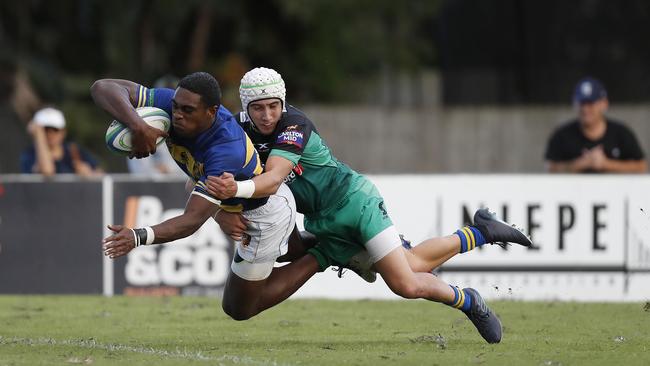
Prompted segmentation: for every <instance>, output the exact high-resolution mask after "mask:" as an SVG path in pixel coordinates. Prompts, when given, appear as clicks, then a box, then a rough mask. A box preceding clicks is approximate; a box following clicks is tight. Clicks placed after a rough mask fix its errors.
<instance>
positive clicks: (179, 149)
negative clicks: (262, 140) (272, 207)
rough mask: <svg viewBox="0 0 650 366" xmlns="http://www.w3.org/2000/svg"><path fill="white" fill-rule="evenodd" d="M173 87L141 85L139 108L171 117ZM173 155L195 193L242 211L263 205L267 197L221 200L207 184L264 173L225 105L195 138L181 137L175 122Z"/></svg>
mask: <svg viewBox="0 0 650 366" xmlns="http://www.w3.org/2000/svg"><path fill="white" fill-rule="evenodd" d="M173 97H174V90H173V89H165V88H155V89H149V88H146V87H144V86H139V87H138V98H137V101H136V106H137V107H145V106H149V107H156V108H160V109H162V110H164V111H165V112H167V114H169V116H170V117H171V116H172V98H173ZM166 144H167V148H169V152H170V153H171V155H172V157H173V158H174V160H175V161H176V163H177V164H178V166H180V167H181V169H183V171H184V172H185V174H187V175H188V176H189V177H190V178H192V179H193V180H194V181H195V182H196V185H195V186H194V191H193V192H192V194H197V195H199V196H201V197H204V198H205V199H207V200H209V201H211V202H213V203H215V204H220V205H221V207H222V208H223V209H224V210H227V211H231V212H240V211H246V210H251V209H254V208H257V207H260V206H262V205H263V204H265V203H266V201H267V199H268V198H253V199H243V198H230V199H227V200H223V201H221V202H220V201H219V200H218V199H217V198H216V197H214V196H212V195H210V194H209V193H208V190H207V188H206V186H205V181H206V179H207V177H208V176H209V175H213V176H219V175H221V174H222V173H224V172H228V173H231V174H232V175H234V176H235V180H246V179H251V178H252V177H254V176H256V175H258V174H261V173H262V164H261V163H260V159H259V156H258V155H257V151H256V150H255V148H254V147H253V144H252V142H251V140H250V139H249V138H248V136H247V135H246V133H245V132H244V130H242V128H241V127H240V126H239V124H237V122H236V121H235V119H234V117H233V116H232V114H231V113H230V111H228V109H226V108H225V107H224V106H220V107H219V110H218V111H217V115H216V117H215V121H214V123H213V124H212V127H210V129H208V130H207V131H205V132H203V133H201V134H200V135H199V136H197V137H196V138H192V139H187V138H182V137H180V136H178V135H177V134H175V133H174V126H173V125H172V127H171V129H170V131H169V137H168V138H167V140H166Z"/></svg>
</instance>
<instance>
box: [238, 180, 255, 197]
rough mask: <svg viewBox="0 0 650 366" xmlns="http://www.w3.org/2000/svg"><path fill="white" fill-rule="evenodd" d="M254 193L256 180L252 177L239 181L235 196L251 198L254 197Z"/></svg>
mask: <svg viewBox="0 0 650 366" xmlns="http://www.w3.org/2000/svg"><path fill="white" fill-rule="evenodd" d="M253 193H255V182H253V181H252V180H251V179H249V180H243V181H240V182H237V193H235V197H239V198H251V197H253Z"/></svg>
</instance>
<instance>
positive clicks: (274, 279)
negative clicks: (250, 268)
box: [222, 227, 319, 320]
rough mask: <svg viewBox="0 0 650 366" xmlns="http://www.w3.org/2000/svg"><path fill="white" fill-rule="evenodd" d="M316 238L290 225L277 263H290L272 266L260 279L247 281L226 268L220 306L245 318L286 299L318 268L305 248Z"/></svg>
mask: <svg viewBox="0 0 650 366" xmlns="http://www.w3.org/2000/svg"><path fill="white" fill-rule="evenodd" d="M316 242H317V240H316V238H315V237H314V236H313V235H312V234H310V233H306V232H302V233H301V232H300V231H299V230H298V228H297V227H294V229H293V231H292V232H291V235H290V237H289V245H288V247H289V249H288V251H287V253H286V254H285V255H283V256H282V257H279V258H278V259H277V262H282V261H292V263H290V264H288V265H285V266H282V267H276V268H273V271H272V272H271V274H270V275H269V277H267V278H266V279H264V280H261V281H248V280H245V279H243V278H241V277H239V276H237V275H236V274H235V273H233V272H232V271H230V274H229V275H228V280H227V281H226V286H225V289H224V294H223V300H222V307H223V310H224V311H225V312H226V314H228V315H230V316H231V317H232V318H233V319H235V320H246V319H249V318H251V317H253V316H255V315H257V314H259V313H260V312H262V311H264V310H266V309H268V308H270V307H272V306H275V305H277V304H279V303H281V302H282V301H284V300H286V299H287V298H288V297H289V296H291V295H292V294H293V293H294V292H296V291H297V290H298V289H299V288H300V287H301V286H302V285H303V284H305V282H307V280H308V279H310V278H311V277H312V276H313V275H314V274H315V273H317V272H318V271H319V265H318V261H317V260H316V258H314V256H312V255H306V254H305V253H306V250H307V249H308V248H310V247H313V246H314V245H315V244H316Z"/></svg>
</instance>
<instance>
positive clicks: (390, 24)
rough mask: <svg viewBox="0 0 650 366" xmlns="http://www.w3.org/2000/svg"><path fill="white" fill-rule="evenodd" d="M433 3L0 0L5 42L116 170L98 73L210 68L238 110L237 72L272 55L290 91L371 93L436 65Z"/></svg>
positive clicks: (323, 97) (148, 77)
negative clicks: (98, 102)
mask: <svg viewBox="0 0 650 366" xmlns="http://www.w3.org/2000/svg"><path fill="white" fill-rule="evenodd" d="M437 10H438V1H411V2H407V3H405V4H404V5H403V6H399V7H395V6H394V2H393V1H390V0H361V1H345V0H334V1H332V0H311V1H301V0H286V1H280V0H276V1H254V0H243V1H226V0H213V1H200V0H186V1H182V2H180V1H174V0H129V1H126V0H118V1H99V0H66V1H45V0H23V1H2V2H0V43H1V44H2V45H3V47H2V51H0V52H1V53H2V56H1V57H4V58H5V59H7V58H10V59H11V60H12V61H13V62H15V63H16V64H17V65H18V68H19V69H21V70H24V71H25V72H26V73H27V75H28V77H29V80H30V81H31V85H32V86H33V88H34V91H35V92H36V94H37V95H38V96H39V97H40V98H41V100H42V101H43V102H45V103H53V104H56V105H59V106H61V107H62V109H63V110H64V112H65V114H66V116H67V118H68V121H69V126H68V127H69V128H68V129H69V134H70V135H72V136H74V137H75V138H76V139H77V140H80V141H81V142H82V143H84V144H85V145H88V146H89V147H90V148H91V149H92V150H93V151H94V152H95V153H97V154H101V155H102V158H103V160H105V161H108V165H109V167H108V168H109V171H115V170H123V163H122V162H121V160H123V159H119V157H118V159H115V158H114V159H111V158H110V157H109V156H106V154H105V152H106V150H105V149H103V142H102V138H103V133H102V132H101V130H102V129H103V128H104V127H105V126H106V125H107V123H108V121H107V116H106V115H104V114H102V113H101V112H100V111H98V110H97V108H95V107H94V105H93V104H92V101H91V100H90V96H89V94H88V89H89V87H90V85H91V84H92V82H93V80H95V79H97V78H101V77H111V78H124V79H130V80H134V81H137V82H140V83H142V84H145V85H153V84H154V83H155V81H156V80H157V79H158V78H160V77H161V76H164V75H175V76H179V77H180V76H183V75H185V74H187V73H189V72H192V71H197V70H204V71H208V72H210V73H212V74H213V75H215V77H216V78H217V79H218V80H219V81H220V83H221V84H222V88H223V93H224V104H225V105H226V106H227V107H228V108H230V109H232V110H233V111H237V110H238V109H239V102H238V95H237V87H238V83H239V80H240V78H241V76H242V75H243V74H244V73H245V72H246V71H247V70H248V69H249V68H251V67H256V66H267V67H272V68H276V69H277V70H279V71H280V72H281V73H282V74H283V77H284V78H285V81H286V83H287V86H288V88H289V90H290V92H289V96H290V98H291V100H292V102H296V103H301V102H314V101H317V102H319V103H341V102H342V103H358V102H372V101H373V100H374V99H377V98H379V97H380V91H379V86H378V85H379V83H380V82H381V80H382V79H381V78H387V77H388V78H390V77H394V75H396V72H397V71H399V72H402V71H403V70H407V71H408V72H413V73H415V72H417V71H418V70H419V69H422V68H423V67H433V66H434V65H435V62H436V59H435V53H434V47H433V45H434V40H433V37H434V34H435V32H434V31H435V27H434V25H433V24H432V23H431V19H432V18H434V17H435V14H436V12H437ZM413 35H416V36H415V37H414V36H413Z"/></svg>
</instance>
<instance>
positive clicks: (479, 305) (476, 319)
mask: <svg viewBox="0 0 650 366" xmlns="http://www.w3.org/2000/svg"><path fill="white" fill-rule="evenodd" d="M464 291H465V292H466V293H468V294H469V295H470V297H471V299H472V305H471V306H470V308H469V310H467V311H464V313H465V315H467V317H468V318H469V320H471V321H472V323H473V324H474V326H475V327H476V329H477V330H478V332H479V334H481V337H483V339H485V341H486V342H488V343H499V342H501V332H502V328H501V321H500V320H499V318H497V316H496V314H494V312H493V311H492V310H490V308H489V307H488V306H487V304H486V303H485V300H483V297H481V295H480V294H479V293H478V291H476V290H474V289H473V288H466V289H465V290H464Z"/></svg>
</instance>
